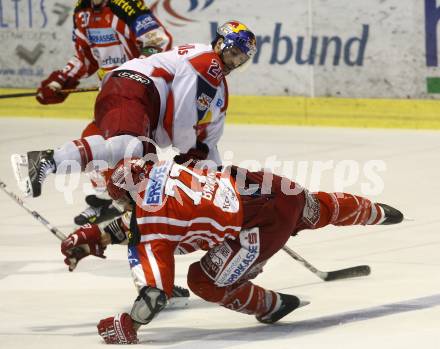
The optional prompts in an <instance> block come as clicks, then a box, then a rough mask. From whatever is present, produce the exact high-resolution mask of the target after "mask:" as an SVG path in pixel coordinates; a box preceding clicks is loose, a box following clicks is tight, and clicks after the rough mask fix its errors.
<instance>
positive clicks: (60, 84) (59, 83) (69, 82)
mask: <svg viewBox="0 0 440 349" xmlns="http://www.w3.org/2000/svg"><path fill="white" fill-rule="evenodd" d="M78 84H79V82H78V81H77V80H73V79H72V78H70V77H68V76H67V74H65V73H63V72H62V71H61V70H55V71H54V72H52V73H51V74H50V75H49V77H48V78H47V79H46V80H43V81H42V82H41V84H40V87H39V88H38V90H37V97H36V98H37V101H38V102H40V103H41V104H56V103H62V102H64V100H65V99H66V98H67V96H68V95H69V94H68V93H63V92H60V91H61V90H64V89H73V88H75V87H76V86H78Z"/></svg>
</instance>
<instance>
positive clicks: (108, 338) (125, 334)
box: [97, 313, 139, 344]
mask: <svg viewBox="0 0 440 349" xmlns="http://www.w3.org/2000/svg"><path fill="white" fill-rule="evenodd" d="M97 327H98V333H99V335H100V336H101V337H102V338H103V339H104V341H105V343H106V344H137V343H139V340H138V337H137V334H136V330H135V329H134V326H133V320H132V319H131V317H130V315H129V314H127V313H123V314H117V315H115V316H111V317H108V318H106V319H104V320H101V321H100V322H99V324H98V326H97Z"/></svg>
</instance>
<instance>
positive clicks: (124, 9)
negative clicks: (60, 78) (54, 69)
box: [65, 0, 172, 80]
mask: <svg viewBox="0 0 440 349" xmlns="http://www.w3.org/2000/svg"><path fill="white" fill-rule="evenodd" d="M104 2H105V3H104V5H103V6H102V7H101V8H100V9H99V10H95V9H93V7H92V5H91V3H90V0H79V1H78V3H77V5H76V7H75V13H74V16H73V22H74V29H73V41H74V45H75V51H76V53H75V56H74V57H73V58H71V59H70V61H69V62H68V64H67V66H66V68H65V71H66V72H67V73H68V75H69V76H70V77H72V78H74V79H76V80H78V79H81V78H85V77H87V76H90V75H92V74H94V73H95V72H96V71H97V70H98V69H99V68H100V69H101V70H102V75H103V74H104V73H105V72H107V71H110V70H113V69H114V68H117V67H119V66H120V65H121V64H123V63H125V62H127V61H129V60H130V59H133V58H136V57H139V55H140V50H141V49H142V48H145V47H155V48H159V49H161V50H168V49H170V48H171V44H172V37H171V35H170V34H169V33H168V32H167V31H166V30H165V28H164V27H163V26H162V25H161V23H160V22H159V21H158V20H157V18H156V17H155V16H154V15H153V13H152V12H151V11H150V10H149V9H148V7H147V6H145V5H144V3H143V2H142V1H141V0H104Z"/></svg>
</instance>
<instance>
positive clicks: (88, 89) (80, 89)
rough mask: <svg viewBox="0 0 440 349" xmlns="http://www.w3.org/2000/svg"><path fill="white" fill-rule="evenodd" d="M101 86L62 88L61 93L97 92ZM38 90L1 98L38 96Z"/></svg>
mask: <svg viewBox="0 0 440 349" xmlns="http://www.w3.org/2000/svg"><path fill="white" fill-rule="evenodd" d="M98 90H99V87H90V88H73V89H69V90H60V91H59V92H60V93H79V92H95V91H98ZM36 95H37V92H23V93H11V94H8V95H0V99H1V98H17V97H33V96H36Z"/></svg>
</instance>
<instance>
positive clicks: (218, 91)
mask: <svg viewBox="0 0 440 349" xmlns="http://www.w3.org/2000/svg"><path fill="white" fill-rule="evenodd" d="M116 70H131V71H136V72H138V73H141V74H143V75H146V76H148V77H150V78H151V79H152V80H153V81H154V84H155V86H156V88H157V89H158V91H159V95H160V98H161V110H160V119H159V125H158V128H157V130H156V132H155V134H154V135H153V136H154V139H155V141H156V142H157V143H158V145H159V146H161V147H166V146H169V145H173V146H175V147H176V148H178V149H179V151H180V152H181V153H186V152H188V150H189V149H191V148H194V147H195V145H196V141H197V139H199V140H200V141H204V140H207V142H206V143H207V145H208V146H209V147H210V152H211V149H213V153H212V154H210V156H213V158H215V159H216V161H219V156H218V155H216V154H215V151H216V146H217V142H218V139H219V138H220V135H221V133H222V131H223V123H224V115H225V112H226V108H227V99H228V96H227V85H226V80H225V78H224V75H223V62H222V61H221V59H220V57H219V56H218V55H217V54H216V53H215V52H214V51H213V49H212V47H211V45H205V44H187V45H183V46H179V47H176V48H174V49H173V50H171V51H168V52H162V53H159V54H156V55H153V56H150V57H148V58H139V59H133V60H131V61H129V62H127V63H125V64H123V65H122V66H121V67H119V68H118V69H116ZM209 158H210V157H209Z"/></svg>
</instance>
